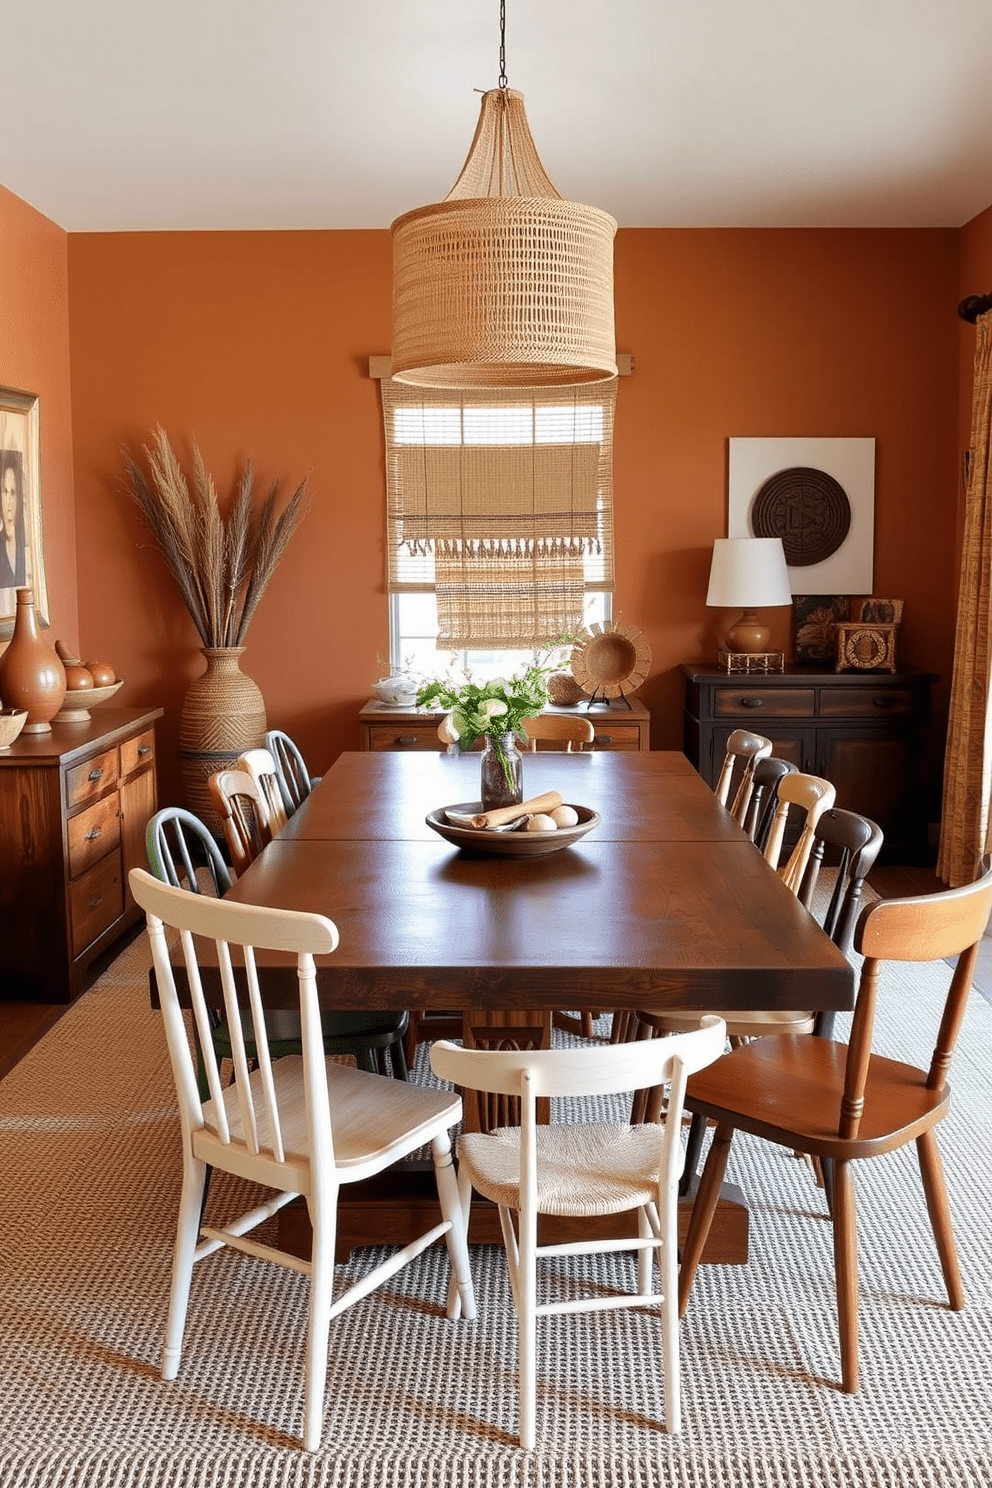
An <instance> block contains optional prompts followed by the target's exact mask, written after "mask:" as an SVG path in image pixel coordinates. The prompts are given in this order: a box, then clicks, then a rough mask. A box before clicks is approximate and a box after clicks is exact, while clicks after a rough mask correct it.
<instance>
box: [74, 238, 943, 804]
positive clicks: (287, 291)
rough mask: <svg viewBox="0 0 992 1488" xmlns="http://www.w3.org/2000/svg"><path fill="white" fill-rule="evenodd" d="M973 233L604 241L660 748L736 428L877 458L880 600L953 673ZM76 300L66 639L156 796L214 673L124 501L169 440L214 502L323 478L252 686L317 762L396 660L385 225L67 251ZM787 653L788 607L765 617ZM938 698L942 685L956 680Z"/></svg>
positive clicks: (699, 640)
mask: <svg viewBox="0 0 992 1488" xmlns="http://www.w3.org/2000/svg"><path fill="white" fill-rule="evenodd" d="M957 254H958V234H957V233H956V232H953V231H918V232H915V231H914V232H910V231H877V232H876V231H871V232H860V231H730V230H728V231H718V230H705V231H704V230H701V231H692V230H677V231H676V230H673V231H655V230H643V231H640V230H626V231H621V232H620V234H619V236H618V239H617V248H616V303H617V340H618V345H619V346H620V347H621V348H622V349H624V350H629V351H632V352H633V353H634V355H635V360H636V370H635V374H634V376H633V377H631V378H628V379H624V380H623V381H622V383H621V388H620V400H619V408H618V415H617V434H616V455H615V487H616V526H617V591H616V612H617V614H618V616H619V618H620V619H621V620H623V621H624V622H626V623H628V624H633V625H636V626H638V627H639V628H640V629H642V630H643V631H644V633H645V634H646V636H647V638H648V640H649V642H650V645H651V648H652V652H653V665H652V676H651V677H650V679H649V681H648V682H647V683H646V684H645V686H644V688H643V689H642V695H643V697H644V699H645V701H646V702H647V704H648V705H649V707H650V708H651V710H652V717H653V728H652V742H653V744H654V746H655V747H656V748H671V747H678V745H679V744H680V740H681V723H680V706H681V680H680V675H679V673H678V671H677V668H678V664H679V663H680V662H682V661H686V660H690V661H691V660H701V659H705V658H707V657H710V656H712V655H713V654H714V649H715V644H716V641H715V626H716V624H717V623H718V620H719V619H720V618H722V617H719V616H717V615H714V614H712V613H711V612H709V611H707V610H706V608H705V605H704V603H703V599H704V595H705V589H706V577H707V572H708V562H709V551H710V545H711V543H712V540H713V538H714V537H716V536H719V535H721V534H723V533H725V531H726V499H727V498H726V493H727V458H728V443H727V441H728V439H729V438H730V437H731V436H735V435H736V436H744V435H751V436H775V435H779V436H785V435H804V434H805V435H811V436H814V435H817V436H824V435H870V436H873V437H874V438H875V439H876V441H877V444H876V462H877V473H876V534H875V589H876V591H877V592H880V593H891V594H897V595H902V596H903V597H904V598H905V600H906V612H905V623H904V628H903V635H902V642H903V646H902V654H903V656H904V657H905V659H906V660H907V661H910V662H913V663H915V664H917V665H920V666H924V667H929V668H932V669H934V670H936V671H939V672H941V673H942V674H944V677H945V679H946V677H947V675H948V673H949V666H950V655H951V636H952V626H953V599H952V595H953V589H954V576H953V568H954V531H953V520H952V521H951V522H948V520H947V518H948V517H952V518H953V514H954V512H955V501H956V470H957V463H956V462H957V453H956V449H957V430H958V403H957V396H958V394H957V367H958V322H957V320H956V316H955V306H956V303H957V294H958V258H957ZM69 287H70V305H71V347H72V374H73V417H74V429H75V479H76V509H77V535H76V549H77V559H78V573H79V625H80V640H81V644H82V646H83V650H84V652H85V653H86V654H88V655H91V654H94V653H96V652H99V653H101V654H103V655H106V656H108V657H109V658H110V659H111V660H112V661H114V662H116V664H117V666H118V669H119V672H120V674H121V675H123V676H124V677H125V678H126V679H127V684H126V687H125V689H124V690H123V691H122V693H121V694H120V699H121V701H127V702H161V703H162V704H164V706H165V708H166V710H167V716H166V719H165V723H164V727H163V731H162V732H163V744H164V746H165V747H164V749H163V764H164V769H163V796H164V799H166V800H168V799H170V796H172V795H174V794H175V792H176V791H177V785H176V781H177V775H176V773H175V771H173V770H172V769H171V766H170V760H169V755H170V752H171V750H172V748H173V747H174V745H175V740H176V737H177V729H178V709H179V704H180V700H181V697H182V693H183V689H184V687H185V686H186V684H187V682H188V680H189V679H190V678H191V677H193V676H194V675H196V673H197V671H198V670H199V668H200V665H201V663H200V661H199V657H198V654H197V646H196V638H195V634H194V632H193V629H192V626H191V625H190V623H189V622H188V620H187V619H186V617H185V614H184V611H183V610H182V607H181V605H180V603H179V601H178V598H177V596H176V593H175V591H174V588H173V585H172V582H171V580H170V579H169V577H168V575H167V574H166V573H165V570H164V568H163V565H162V563H161V560H160V558H159V556H158V553H157V551H156V550H155V548H154V546H153V545H152V544H151V543H150V542H149V540H148V538H147V536H146V534H145V532H144V529H143V527H142V523H141V520H140V518H139V517H138V515H137V512H136V511H135V510H134V509H133V508H132V507H131V506H130V505H129V502H128V499H127V497H126V495H125V494H124V493H123V490H122V487H121V476H122V469H123V467H122V461H121V456H120V449H121V446H122V445H125V444H126V445H128V446H130V447H131V448H133V449H135V448H137V447H138V446H140V444H141V442H142V440H143V439H144V438H146V437H147V431H148V430H149V429H150V428H151V426H152V425H154V424H155V423H157V422H161V423H162V424H163V425H164V426H165V427H166V429H167V430H168V431H169V433H170V435H171V436H172V437H173V439H174V442H175V443H176V445H177V447H178V448H179V449H180V450H181V451H182V450H185V449H187V448H188V444H189V441H190V440H191V439H192V438H195V439H196V440H197V441H198V442H199V445H200V448H201V449H202V451H203V454H204V456H205V459H206V461H207V465H208V467H209V469H210V470H211V471H212V473H213V474H214V477H215V479H216V481H217V483H218V486H219V488H220V489H221V490H222V491H224V490H227V489H229V488H230V486H231V484H232V482H233V480H234V479H235V477H236V475H237V473H238V471H239V470H240V468H241V464H242V462H243V461H244V460H245V459H246V458H247V457H249V456H251V457H252V459H253V461H254V464H255V468H256V471H257V473H258V476H259V478H260V479H261V480H263V481H268V480H269V479H270V478H271V477H272V476H273V475H275V474H281V475H282V476H283V477H284V478H285V480H286V482H287V483H288V482H290V481H292V482H296V481H297V480H299V479H300V478H301V477H302V476H303V475H307V476H308V477H309V479H310V483H311V488H312V493H313V500H312V507H311V511H310V514H309V516H308V518H307V520H306V523H305V525H304V527H303V528H302V530H301V531H300V533H299V534H298V536H297V537H296V539H294V542H293V544H292V546H291V548H290V550H289V552H288V554H287V556H286V558H285V560H284V563H283V566H282V567H281V569H280V570H279V572H278V573H277V575H276V578H275V580H274V582H273V584H272V586H271V588H270V590H269V591H268V593H267V594H266V595H265V597H264V599H263V600H262V604H261V606H260V608H259V611H258V613H257V615H256V617H255V620H254V622H253V625H252V628H251V631H250V633H249V644H248V650H247V652H246V655H245V658H244V666H245V669H246V670H247V671H248V672H249V673H250V675H252V676H253V677H254V678H255V679H256V681H257V682H258V683H259V684H260V686H261V688H262V690H263V693H264V694H265V697H266V702H267V706H268V711H269V716H270V721H271V722H272V723H273V724H276V725H279V726H282V727H285V728H287V729H288V730H289V731H290V732H291V733H293V734H294V735H296V736H297V737H298V738H299V740H300V742H301V744H302V745H303V747H304V750H305V752H306V754H307V756H308V758H309V760H310V761H311V762H312V768H314V769H316V770H320V769H323V768H326V767H327V766H328V765H329V764H330V763H331V761H332V760H333V759H334V758H335V756H336V755H337V753H338V752H339V751H340V750H342V749H347V748H354V747H355V746H356V742H357V731H356V724H355V714H356V712H357V710H358V708H359V707H360V705H361V703H362V701H363V700H364V699H365V697H366V696H367V693H368V688H369V684H370V683H371V682H372V680H373V679H374V676H375V675H376V664H375V658H376V652H377V651H379V652H382V653H383V654H385V652H386V649H387V617H386V598H385V593H384V588H383V558H382V545H383V505H384V497H383V458H382V432H381V424H380V414H379V403H378V396H377V390H376V386H375V384H374V383H372V382H370V381H369V380H368V377H367V371H366V368H367V358H368V355H369V354H370V353H376V352H386V351H388V347H389V321H390V240H389V235H388V233H385V232H335V233H242V234H217V233H197V234H193V233H190V234H156V233H150V234H133V235H120V234H118V235H99V234H96V235H86V234H84V235H74V236H72V237H71V238H70V240H69ZM773 615H774V620H775V625H776V633H775V640H776V643H777V644H781V645H785V646H786V647H787V646H788V644H789V614H788V612H786V611H779V612H773ZM945 685H946V683H945Z"/></svg>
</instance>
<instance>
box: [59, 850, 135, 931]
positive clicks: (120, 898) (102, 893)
mask: <svg viewBox="0 0 992 1488" xmlns="http://www.w3.org/2000/svg"><path fill="white" fill-rule="evenodd" d="M69 906H70V907H69V915H70V919H71V922H72V953H73V955H74V956H78V955H80V954H81V953H82V952H83V951H84V950H85V949H86V947H87V946H88V945H90V944H91V942H92V941H94V940H96V938H97V936H98V935H102V934H103V932H104V930H108V929H109V928H110V926H111V925H112V924H113V923H114V921H115V920H117V919H119V918H120V916H121V915H122V914H123V913H124V875H123V873H122V871H121V855H120V853H111V854H110V855H109V857H105V858H102V859H101V860H100V862H99V863H96V864H95V865H94V866H93V867H92V868H90V869H89V871H88V872H87V873H84V874H83V875H82V877H81V878H77V879H76V880H75V882H74V883H73V884H72V885H71V887H70V889H69Z"/></svg>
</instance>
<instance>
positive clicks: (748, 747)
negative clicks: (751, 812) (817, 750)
mask: <svg viewBox="0 0 992 1488" xmlns="http://www.w3.org/2000/svg"><path fill="white" fill-rule="evenodd" d="M773 747H774V746H773V744H772V741H771V739H766V738H765V736H764V734H752V733H751V732H750V730H748V729H734V731H733V733H732V734H731V735H730V738H729V739H728V740H727V750H726V753H725V754H724V757H723V764H722V765H721V766H720V773H719V775H718V776H717V780H716V785H715V786H714V787H713V793H714V795H715V796H716V798H717V800H718V801H719V802H720V805H721V806H726V805H727V804H728V802H730V807H729V809H730V813H731V815H732V816H733V817H734V819H735V820H736V821H739V822H741V823H742V824H743V821H744V816H745V813H746V812H747V808H748V804H749V802H750V800H751V790H752V784H753V780H754V767H755V765H756V764H757V763H758V760H761V759H767V758H768V756H769V755H770V754H771V752H772V749H773ZM738 766H740V771H739V775H738V780H737V787H736V790H735V791H734V796H733V800H732V802H731V799H730V787H731V785H732V784H733V780H734V775H735V773H736V772H737V770H738Z"/></svg>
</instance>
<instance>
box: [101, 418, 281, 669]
mask: <svg viewBox="0 0 992 1488" xmlns="http://www.w3.org/2000/svg"><path fill="white" fill-rule="evenodd" d="M144 453H145V457H146V459H147V462H148V469H149V473H150V479H149V478H148V477H147V476H146V475H145V472H144V471H143V470H142V468H141V466H140V465H139V464H138V463H137V461H136V460H135V459H134V458H133V457H132V455H131V454H130V453H129V452H128V451H127V450H124V463H125V465H126V467H127V480H126V486H127V490H128V494H129V495H130V496H131V497H132V498H133V500H134V501H135V502H136V503H137V505H138V506H139V507H140V509H141V513H142V516H143V517H144V519H145V521H146V522H147V524H148V526H149V527H150V528H151V531H152V534H153V536H154V537H155V540H156V542H157V543H158V546H159V548H160V549H161V552H162V557H163V558H164V559H165V562H166V566H167V567H168V569H169V572H170V573H171V574H172V577H173V578H174V579H175V581H176V583H177V584H178V585H179V592H180V594H181V595H182V598H183V603H184V604H185V606H186V608H187V610H188V611H189V613H190V617H191V618H192V621H193V624H194V625H195V626H196V628H197V631H198V632H199V635H200V639H201V641H202V642H203V644H204V646H211V647H225V646H242V645H244V640H245V635H246V633H247V630H248V625H249V622H250V621H251V617H252V615H254V613H255V610H256V608H257V607H258V602H259V600H260V599H261V597H262V595H263V594H264V593H265V587H266V585H267V584H268V582H269V580H270V579H271V577H272V575H273V573H274V572H275V570H276V566H277V565H278V563H279V560H280V559H281V558H282V555H283V553H285V551H286V548H287V546H288V544H289V540H290V538H291V537H292V535H293V533H294V532H295V531H296V529H297V527H298V526H299V524H300V522H301V520H302V518H303V516H304V511H305V508H304V505H303V498H304V495H305V493H306V481H305V480H304V481H302V482H301V483H300V485H298V486H297V488H296V490H295V491H294V492H293V494H292V496H291V497H290V498H289V500H288V501H287V503H286V504H285V506H284V507H283V508H282V510H281V511H279V512H277V500H278V494H279V482H278V480H274V481H273V482H272V485H271V486H270V488H269V491H268V494H267V495H266V496H265V498H264V500H263V501H262V503H261V505H260V506H258V507H257V508H256V505H255V500H254V486H253V477H252V468H251V461H250V460H249V461H248V462H247V463H246V465H245V469H244V474H243V475H242V477H241V480H240V481H239V483H238V487H237V490H236V491H235V492H234V495H233V497H232V499H231V502H230V505H229V508H228V511H227V515H226V516H225V515H223V514H222V513H221V510H220V503H219V501H218V499H217V491H216V488H215V486H214V483H213V480H212V479H211V477H210V475H209V473H208V471H207V469H206V467H205V466H204V463H203V458H202V456H201V454H200V451H199V449H197V447H196V446H195V445H194V446H193V480H192V486H190V484H189V483H188V482H187V480H186V477H185V475H184V474H183V471H182V467H181V466H180V464H179V461H178V460H177V458H176V455H175V453H174V451H173V449H172V446H171V445H170V443H169V439H168V436H167V434H166V432H165V430H164V429H163V428H162V427H161V425H159V426H158V427H157V428H155V429H154V430H153V431H152V446H151V448H149V447H148V446H147V445H145V446H144Z"/></svg>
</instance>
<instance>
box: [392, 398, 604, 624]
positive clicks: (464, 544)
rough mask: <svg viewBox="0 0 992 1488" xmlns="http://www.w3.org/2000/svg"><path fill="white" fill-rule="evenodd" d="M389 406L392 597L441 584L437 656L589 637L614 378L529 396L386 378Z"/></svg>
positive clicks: (600, 562)
mask: <svg viewBox="0 0 992 1488" xmlns="http://www.w3.org/2000/svg"><path fill="white" fill-rule="evenodd" d="M382 402H383V418H384V426H385V438H386V516H387V543H386V547H387V587H388V589H389V591H390V592H391V593H396V592H401V591H404V590H416V589H423V588H429V587H433V588H434V590H435V593H436V596H437V605H438V622H439V636H438V646H439V648H440V649H442V650H445V649H452V650H454V649H458V648H461V647H463V646H472V647H496V648H506V649H515V648H522V647H529V646H540V645H542V644H544V643H545V642H546V641H548V640H551V639H554V638H556V637H557V636H559V635H562V634H563V633H565V632H566V631H569V632H575V631H577V630H579V629H581V626H582V621H583V602H584V595H585V590H586V588H587V587H589V582H590V581H589V570H590V568H593V569H594V570H595V576H596V577H595V583H596V587H599V588H605V589H612V587H613V492H612V457H613V422H614V410H615V404H616V379H615V378H614V379H612V380H611V381H609V382H607V383H601V384H599V385H597V386H596V388H595V389H589V388H578V387H573V388H560V387H558V388H541V389H530V390H529V392H528V393H527V394H526V395H525V394H524V393H523V392H522V391H521V390H520V389H509V388H501V389H494V388H489V389H486V390H485V391H484V392H483V391H482V390H465V391H460V392H454V393H453V392H444V391H442V390H438V389H423V388H414V387H410V386H406V385H405V384H403V383H399V382H396V381H395V380H392V379H389V378H384V379H383V381H382ZM590 560H594V561H593V562H591V561H590Z"/></svg>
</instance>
